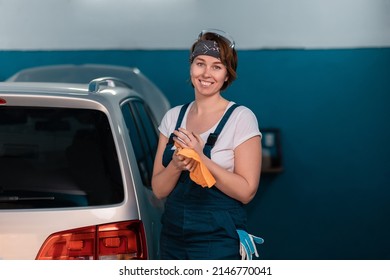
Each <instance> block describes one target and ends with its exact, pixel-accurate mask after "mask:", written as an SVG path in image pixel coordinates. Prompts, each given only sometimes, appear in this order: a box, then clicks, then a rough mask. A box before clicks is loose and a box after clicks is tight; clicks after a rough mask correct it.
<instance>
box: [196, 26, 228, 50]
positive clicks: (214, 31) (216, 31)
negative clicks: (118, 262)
mask: <svg viewBox="0 0 390 280" xmlns="http://www.w3.org/2000/svg"><path fill="white" fill-rule="evenodd" d="M207 33H212V34H214V35H217V36H218V37H219V38H221V39H222V40H224V41H225V42H226V43H228V44H229V48H232V49H233V48H234V46H235V42H234V40H233V37H232V36H230V35H229V34H228V33H226V32H225V31H222V30H219V29H212V28H211V29H205V30H202V32H200V34H199V36H198V39H200V38H201V37H202V36H203V35H204V34H207Z"/></svg>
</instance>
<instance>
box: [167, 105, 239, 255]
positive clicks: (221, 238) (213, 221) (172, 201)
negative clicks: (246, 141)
mask: <svg viewBox="0 0 390 280" xmlns="http://www.w3.org/2000/svg"><path fill="white" fill-rule="evenodd" d="M188 105H189V104H185V105H184V106H183V107H182V109H181V111H180V114H179V118H178V120H177V123H176V129H178V128H179V127H180V125H181V122H182V119H183V117H184V114H185V111H186V110H187V107H188ZM236 107H237V105H236V104H234V105H233V106H231V107H230V108H229V109H228V110H227V112H226V113H225V115H224V116H223V118H222V119H221V121H220V123H219V124H218V126H217V128H216V130H215V131H214V133H211V134H210V135H209V137H208V140H207V142H206V144H205V147H204V150H203V151H204V154H205V155H206V156H208V157H210V154H211V149H212V148H213V146H214V144H215V142H216V140H217V138H218V135H219V133H220V132H221V131H222V129H223V127H224V125H225V123H226V121H227V120H228V118H229V116H230V114H231V112H232V111H233V110H234V109H235V108H236ZM173 145H174V142H173V134H172V135H171V136H170V139H169V142H168V144H167V146H166V148H165V151H164V154H163V165H164V166H167V165H168V164H169V162H170V161H171V160H172V155H173V152H174V151H173V150H172V146H173ZM161 222H162V232H161V238H160V254H161V258H162V259H181V260H184V259H192V260H200V259H205V260H220V259H241V256H240V253H239V249H240V241H239V237H238V234H237V232H236V229H243V230H246V212H245V209H244V208H243V204H242V203H241V202H239V201H237V200H235V199H233V198H231V197H228V196H227V195H225V194H224V193H222V192H221V191H220V190H218V188H216V187H215V186H213V187H211V188H203V187H201V186H199V185H197V184H196V183H194V182H193V181H192V180H191V179H190V177H189V172H188V171H183V172H182V174H181V175H180V178H179V180H178V182H177V184H176V186H175V188H174V189H173V190H172V192H171V193H170V194H169V196H168V197H167V200H166V203H165V211H164V213H163V216H162V219H161Z"/></svg>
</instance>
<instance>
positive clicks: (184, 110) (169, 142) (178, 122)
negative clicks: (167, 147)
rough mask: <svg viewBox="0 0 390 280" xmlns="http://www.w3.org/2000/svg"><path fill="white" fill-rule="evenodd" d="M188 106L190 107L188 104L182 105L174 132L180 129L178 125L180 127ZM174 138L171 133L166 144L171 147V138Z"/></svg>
mask: <svg viewBox="0 0 390 280" xmlns="http://www.w3.org/2000/svg"><path fill="white" fill-rule="evenodd" d="M189 105H190V103H186V104H184V105H183V106H182V107H181V108H180V113H179V117H178V118H177V121H176V126H175V130H177V129H178V128H179V127H180V125H181V123H182V121H183V118H184V115H185V113H186V111H187V108H188V106H189ZM174 136H175V135H174V134H173V133H171V135H170V136H169V141H168V144H172V145H173V137H174Z"/></svg>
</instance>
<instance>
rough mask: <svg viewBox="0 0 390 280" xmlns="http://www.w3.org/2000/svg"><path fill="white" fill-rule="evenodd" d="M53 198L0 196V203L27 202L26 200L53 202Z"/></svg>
mask: <svg viewBox="0 0 390 280" xmlns="http://www.w3.org/2000/svg"><path fill="white" fill-rule="evenodd" d="M54 199H55V197H54V196H31V197H23V196H15V195H13V196H0V202H12V201H27V200H30V201H31V200H54Z"/></svg>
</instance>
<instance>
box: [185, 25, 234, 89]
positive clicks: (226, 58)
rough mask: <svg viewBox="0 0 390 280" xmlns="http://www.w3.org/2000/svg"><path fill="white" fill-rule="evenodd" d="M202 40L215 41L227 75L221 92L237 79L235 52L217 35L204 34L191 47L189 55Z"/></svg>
mask: <svg viewBox="0 0 390 280" xmlns="http://www.w3.org/2000/svg"><path fill="white" fill-rule="evenodd" d="M203 40H211V41H215V42H217V44H218V47H219V51H220V58H221V62H222V63H223V64H224V65H225V66H226V70H227V73H228V79H227V81H226V82H225V83H224V84H223V86H222V88H221V91H223V90H225V89H227V87H228V86H229V85H230V84H231V83H232V82H233V81H234V80H235V79H236V78H237V72H236V70H237V63H238V57H237V52H236V50H235V49H234V48H232V47H230V46H229V43H228V42H226V40H224V39H223V38H221V37H220V36H219V35H217V34H214V33H205V34H203V35H202V36H201V37H199V39H198V40H197V41H196V42H195V43H194V44H193V45H192V47H191V53H192V52H193V51H194V49H195V46H196V44H197V43H198V42H199V41H203ZM191 63H192V61H191Z"/></svg>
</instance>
